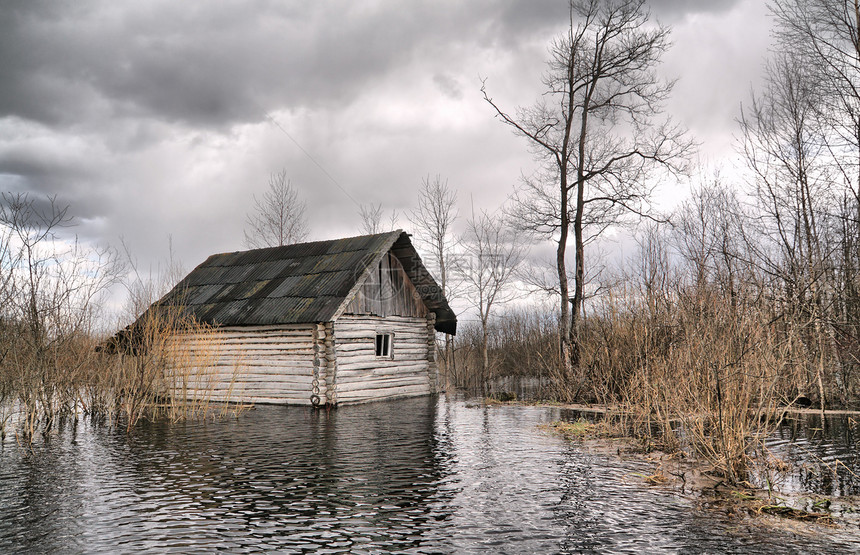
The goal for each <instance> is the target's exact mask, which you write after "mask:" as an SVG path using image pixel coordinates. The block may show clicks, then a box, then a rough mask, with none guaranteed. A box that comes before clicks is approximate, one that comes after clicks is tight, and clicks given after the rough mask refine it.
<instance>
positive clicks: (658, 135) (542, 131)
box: [482, 0, 692, 382]
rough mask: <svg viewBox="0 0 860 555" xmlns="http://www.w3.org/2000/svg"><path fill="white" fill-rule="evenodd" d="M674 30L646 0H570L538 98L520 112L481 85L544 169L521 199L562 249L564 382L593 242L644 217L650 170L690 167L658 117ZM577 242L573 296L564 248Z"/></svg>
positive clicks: (527, 219)
mask: <svg viewBox="0 0 860 555" xmlns="http://www.w3.org/2000/svg"><path fill="white" fill-rule="evenodd" d="M668 48H669V29H668V28H666V27H663V26H660V25H654V24H651V23H650V19H649V13H648V11H647V10H646V8H645V3H644V0H572V1H571V2H570V27H569V30H568V32H567V33H566V34H565V35H563V36H561V37H558V38H556V39H555V40H554V41H553V43H552V45H551V47H550V59H549V62H548V65H549V69H548V71H547V73H546V74H545V76H544V78H543V83H544V85H545V86H546V91H545V92H544V94H543V96H542V99H541V100H539V101H538V102H537V103H536V104H535V105H533V106H532V107H529V108H521V109H518V110H517V112H516V113H515V114H509V113H508V112H505V111H503V110H502V109H501V108H500V107H499V106H498V105H497V104H496V103H495V102H494V101H493V99H492V98H490V97H489V95H488V93H487V92H486V84H485V85H484V87H482V92H483V94H484V99H485V100H486V101H487V102H488V103H489V104H490V105H491V106H492V107H493V109H494V110H495V112H496V115H497V116H498V117H499V118H500V119H501V120H502V122H503V123H505V124H507V125H509V126H511V127H512V128H513V130H514V132H515V133H516V134H518V135H521V136H523V137H525V138H526V139H528V141H529V143H530V145H531V146H532V149H533V151H534V153H535V155H536V157H537V158H538V159H539V160H540V161H541V162H543V163H544V171H543V172H542V174H540V175H539V176H537V178H536V179H534V180H527V190H526V192H525V194H523V195H520V196H518V197H517V198H518V200H519V201H520V203H521V208H522V209H521V210H519V212H518V214H519V215H520V216H522V218H521V221H522V222H523V224H524V227H525V228H527V229H529V230H531V231H535V232H537V233H540V234H542V235H544V236H547V237H552V238H553V239H554V240H555V241H556V244H557V249H556V269H557V273H558V281H559V290H560V293H561V299H560V323H559V325H560V328H561V329H560V350H561V357H562V361H563V364H564V366H565V368H564V375H565V377H566V379H567V380H568V381H570V382H572V381H573V380H574V378H575V376H574V368H577V367H578V366H579V335H578V334H579V321H580V314H581V311H582V303H583V298H584V286H585V280H586V271H585V245H586V243H587V241H588V238H589V237H590V236H591V237H593V236H594V235H596V234H599V233H600V232H601V231H603V229H605V228H606V227H607V226H609V225H611V224H613V223H616V222H617V221H618V220H619V219H620V218H621V217H623V216H624V215H625V214H638V215H646V214H647V213H648V212H649V204H648V201H649V197H650V194H651V192H652V189H653V187H654V183H655V180H654V179H653V178H654V175H653V172H654V171H655V170H656V169H665V170H669V171H671V172H677V171H681V170H683V169H684V162H685V159H684V157H685V155H686V154H687V152H688V151H689V150H690V149H691V147H692V143H691V141H689V140H687V139H686V138H685V136H684V132H683V130H681V129H680V127H678V126H676V125H673V124H671V123H670V122H669V121H668V120H665V119H664V120H662V121H656V118H657V117H658V116H660V115H661V114H662V109H663V107H662V104H663V102H664V100H665V99H666V98H667V97H668V95H669V93H670V92H671V90H672V83H671V82H666V81H664V80H661V79H660V78H659V77H658V76H657V75H656V72H655V67H656V65H657V64H658V63H659V61H660V57H661V56H662V54H663V53H664V52H665V51H666V50H667V49H668ZM571 231H572V232H573V241H574V245H573V246H574V272H573V276H574V286H573V295H572V296H570V294H569V285H568V275H567V266H566V264H567V262H566V254H567V243H568V237H569V233H570V232H571Z"/></svg>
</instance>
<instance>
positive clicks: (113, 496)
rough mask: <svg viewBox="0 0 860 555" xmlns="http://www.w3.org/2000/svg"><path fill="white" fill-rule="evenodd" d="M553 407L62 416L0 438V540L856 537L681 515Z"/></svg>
mask: <svg viewBox="0 0 860 555" xmlns="http://www.w3.org/2000/svg"><path fill="white" fill-rule="evenodd" d="M559 417H560V413H559V411H558V410H554V409H542V408H524V407H491V408H487V407H478V408H475V407H469V406H467V405H466V404H465V403H463V402H462V401H457V400H446V399H444V398H440V399H434V398H419V399H408V400H403V401H397V402H390V403H376V404H369V405H364V406H356V407H343V408H341V409H338V410H336V411H332V412H329V413H327V412H322V411H321V412H314V411H311V410H308V409H303V408H285V407H259V408H258V409H256V410H254V411H252V412H250V413H247V414H245V415H242V417H241V418H239V419H232V420H224V421H219V422H189V423H185V424H174V425H169V424H166V423H149V424H146V425H143V426H141V427H140V428H139V429H138V430H136V431H135V433H134V434H133V435H131V436H127V435H126V434H125V433H124V432H123V431H122V430H108V429H104V428H100V427H97V426H89V425H87V424H86V423H78V424H77V425H76V426H74V427H70V428H69V429H66V430H64V431H62V432H61V433H60V434H59V435H58V436H57V437H55V438H52V439H51V440H50V441H48V442H46V443H45V444H42V445H38V446H36V447H35V449H34V452H32V453H30V452H26V451H23V450H21V449H19V448H17V447H16V446H14V445H13V444H9V443H7V444H5V445H3V446H2V448H0V484H2V488H0V551H2V552H31V551H36V552H57V551H59V552H144V553H146V552H153V553H156V552H157V553H164V552H168V553H169V552H177V553H188V552H210V551H230V552H237V553H243V552H256V551H261V550H263V551H270V550H277V551H278V552H282V553H310V552H313V553H346V552H349V553H378V552H380V551H395V552H402V553H475V552H493V553H523V552H536V553H581V552H601V553H602V552H617V553H641V552H652V551H662V552H684V553H715V552H755V551H759V552H772V551H774V550H775V549H779V550H781V551H782V552H793V551H796V552H804V551H827V552H831V553H838V552H849V551H850V550H851V548H854V549H860V543H854V544H853V545H852V544H851V543H850V542H851V538H850V537H848V538H847V539H846V538H843V537H838V535H833V536H831V537H827V536H821V537H819V536H810V537H805V536H797V535H792V534H787V533H780V532H774V531H773V530H764V529H758V528H756V526H755V525H754V524H747V523H738V522H737V521H733V520H721V519H720V518H719V517H718V516H717V515H714V514H709V513H702V512H698V511H696V510H695V509H694V508H693V507H692V506H690V503H689V502H688V501H687V500H685V499H682V498H679V497H675V496H673V495H670V494H668V493H666V492H661V491H657V490H652V489H648V488H645V487H643V486H642V484H641V480H636V479H631V476H634V475H635V473H641V472H645V471H647V470H648V469H646V468H644V467H643V466H642V463H636V462H630V461H619V460H617V459H615V458H611V457H606V456H602V455H599V454H595V453H592V452H589V451H587V450H585V449H583V448H582V447H581V446H579V445H577V444H575V443H569V442H566V441H563V440H561V439H559V438H557V437H555V436H552V435H549V434H545V433H542V432H541V431H539V430H538V429H537V425H538V424H540V423H546V422H550V421H552V420H556V419H558V418H559ZM783 441H784V443H780V442H783ZM790 444H792V443H791V442H790V441H787V440H785V438H775V442H774V444H773V445H774V447H775V448H776V447H780V446H782V447H784V446H788V445H790ZM782 447H780V448H782ZM786 448H787V447H786ZM822 453H823V456H824V457H827V456H830V452H829V451H828V450H827V449H824V451H822Z"/></svg>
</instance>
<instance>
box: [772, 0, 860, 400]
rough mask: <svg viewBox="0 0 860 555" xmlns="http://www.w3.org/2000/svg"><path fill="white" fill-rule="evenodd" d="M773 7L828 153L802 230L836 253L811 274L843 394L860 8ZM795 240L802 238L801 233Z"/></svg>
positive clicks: (858, 361) (837, 2)
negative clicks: (826, 294) (804, 78)
mask: <svg viewBox="0 0 860 555" xmlns="http://www.w3.org/2000/svg"><path fill="white" fill-rule="evenodd" d="M770 9H771V11H772V12H773V14H774V15H775V16H776V20H777V29H776V31H777V33H776V36H777V38H778V45H779V47H780V48H781V51H782V52H783V53H784V54H783V55H787V56H792V57H793V58H794V60H796V62H795V64H794V67H793V68H792V69H793V70H795V71H802V72H803V73H804V74H811V81H812V84H813V90H814V99H815V104H814V108H815V114H814V115H815V118H816V122H815V125H816V126H817V127H816V128H815V132H816V133H817V135H818V137H816V140H818V142H819V144H822V145H823V146H824V147H826V154H827V155H828V156H829V160H827V163H828V164H829V166H830V168H831V175H830V176H829V177H828V178H827V187H826V188H827V189H829V191H828V193H829V195H828V197H827V199H826V201H825V200H824V199H817V198H816V196H815V193H814V191H810V192H811V193H812V194H813V196H812V197H809V203H813V202H815V201H816V200H817V201H818V202H820V203H821V204H822V206H820V207H814V206H813V207H812V208H817V210H818V212H817V213H815V212H813V213H812V215H813V216H817V218H816V219H817V222H816V221H814V220H810V221H809V223H810V226H809V227H808V228H807V229H809V230H813V229H814V231H815V232H816V233H815V235H816V237H818V238H819V239H821V238H823V237H825V235H826V234H829V235H831V237H828V238H827V240H826V241H822V242H821V243H820V244H825V243H826V244H827V245H828V246H829V247H831V248H832V250H833V256H832V257H831V261H830V264H829V266H830V268H828V266H819V268H818V271H817V272H816V275H817V276H826V278H827V280H826V281H827V283H826V287H825V289H826V290H829V291H831V294H830V297H831V299H830V303H829V304H830V306H829V309H830V312H831V314H823V313H822V314H821V316H822V317H824V318H825V320H826V321H827V327H828V329H829V332H830V333H831V334H835V335H836V336H838V341H837V337H833V336H831V337H830V342H831V343H832V347H831V350H833V351H835V352H836V355H837V358H838V359H839V361H838V364H837V365H836V366H837V369H838V370H837V371H838V372H839V373H841V374H842V376H841V379H838V380H837V381H839V382H841V384H842V389H843V393H842V394H843V396H845V397H847V395H848V394H849V391H848V386H847V384H848V382H849V380H848V377H849V374H850V373H851V372H856V371H857V370H860V357H858V356H857V355H856V354H852V352H853V353H857V352H860V278H858V271H857V269H858V268H860V249H858V248H857V247H858V241H857V237H858V229H860V4H858V2H857V0H781V1H780V2H773V3H771V4H770ZM808 135H809V133H808V130H807V138H808ZM822 201H823V202H822ZM828 220H829V221H828ZM813 224H814V228H813ZM805 233H806V230H804V234H805ZM800 239H801V241H803V240H804V235H803V234H801V236H800ZM810 247H811V248H810ZM813 249H818V250H819V252H821V249H820V248H819V247H818V246H816V245H814V244H812V245H808V246H806V251H805V252H804V253H802V254H803V255H804V256H805V258H806V260H805V261H804V260H803V259H798V261H799V262H801V263H802V264H804V265H805V266H807V267H812V266H811V265H810V262H813V263H815V260H812V261H810V260H809V256H810V255H813V258H814V254H815V253H814V251H813ZM822 254H825V255H830V253H829V252H827V253H822ZM819 260H821V258H819ZM813 285H814V286H815V287H816V288H817V291H812V290H810V293H811V295H812V297H819V298H822V296H821V294H820V292H821V291H822V288H821V287H819V284H818V283H817V280H816V282H813ZM819 304H820V303H819ZM817 320H818V319H816V321H817ZM816 325H818V324H816ZM820 350H821V351H823V349H820ZM818 375H819V376H820V375H821V370H820V369H819V371H818ZM819 389H822V386H821V383H820V381H819ZM822 395H823V393H822ZM822 403H823V398H822ZM822 406H823V404H822Z"/></svg>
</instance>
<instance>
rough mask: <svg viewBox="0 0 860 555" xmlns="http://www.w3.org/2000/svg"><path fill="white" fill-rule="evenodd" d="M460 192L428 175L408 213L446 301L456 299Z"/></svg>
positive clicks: (448, 356)
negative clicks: (454, 283) (454, 229)
mask: <svg viewBox="0 0 860 555" xmlns="http://www.w3.org/2000/svg"><path fill="white" fill-rule="evenodd" d="M457 215H458V213H457V192H456V191H455V190H453V189H451V188H450V187H448V180H447V179H445V180H443V179H442V176H440V175H438V174H437V175H436V176H435V177H433V178H432V179H431V177H430V176H429V175H428V176H427V177H425V178H424V179H423V180H422V183H421V189H420V190H419V192H418V207H417V208H416V209H415V210H413V211H411V212H410V213H409V221H410V222H411V223H412V229H413V230H414V231H415V234H416V235H417V237H418V239H419V240H420V241H422V242H424V243H425V244H427V245H428V248H429V251H430V262H431V265H432V267H433V268H434V269H435V270H436V271H437V276H436V277H437V278H438V279H439V285H440V286H441V287H442V292H443V294H444V295H445V298H446V299H448V301H449V302H450V301H451V299H452V298H453V296H454V295H453V289H454V288H453V287H452V283H451V280H450V277H449V273H450V269H451V257H452V256H453V248H454V245H455V243H456V241H455V240H454V237H453V235H452V233H451V226H452V225H453V224H454V222H455V221H456V220H457ZM452 365H453V356H452V349H451V335H450V334H447V333H446V334H445V368H446V370H448V369H450V368H451V367H452Z"/></svg>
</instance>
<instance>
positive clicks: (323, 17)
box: [0, 1, 563, 126]
mask: <svg viewBox="0 0 860 555" xmlns="http://www.w3.org/2000/svg"><path fill="white" fill-rule="evenodd" d="M559 14H561V15H563V10H561V11H560V10H559V9H558V3H557V2H549V1H543V2H537V3H532V2H511V3H507V4H505V3H503V4H502V5H501V6H498V5H495V4H494V3H490V2H487V3H475V4H471V5H468V6H464V7H458V8H456V9H453V10H448V11H443V10H440V9H438V8H437V5H436V4H426V5H420V4H418V5H410V6H409V7H408V8H403V7H401V5H400V4H394V5H392V6H390V7H377V8H371V7H363V6H362V5H361V3H358V4H357V5H356V4H355V3H350V2H344V3H325V4H323V3H311V4H305V3H299V4H295V5H292V4H289V3H288V4H275V3H268V2H257V3H247V2H232V3H230V2H219V3H218V5H217V10H216V9H213V5H212V4H201V3H193V4H191V3H185V2H165V3H162V4H152V3H142V2H141V3H133V4H122V3H121V4H117V3H114V2H98V1H90V2H75V3H62V4H59V3H58V4H42V3H32V4H31V3H30V2H19V3H16V4H14V5H13V6H12V7H11V8H10V9H8V10H7V9H4V11H3V15H0V52H2V63H0V116H3V115H5V116H9V115H15V116H19V117H22V118H25V119H30V120H34V121H38V122H41V123H44V124H47V125H60V126H64V125H72V124H74V123H76V122H80V121H81V119H85V118H92V119H95V120H98V119H101V118H112V117H117V116H121V117H156V118H161V119H164V120H166V121H174V122H183V123H187V124H189V125H204V126H219V125H230V124H232V123H235V122H238V121H247V120H259V119H260V118H261V117H262V116H263V114H264V113H266V112H268V111H270V110H272V109H274V108H278V107H283V106H290V107H293V108H298V107H301V106H304V105H313V106H318V105H329V106H332V105H335V106H336V105H337V104H340V103H345V102H349V101H350V99H351V98H352V97H353V96H354V94H355V91H356V90H357V89H358V88H360V87H361V86H362V85H364V84H366V83H367V82H369V81H371V80H373V79H374V78H378V77H379V76H380V75H382V74H385V73H386V72H387V71H388V70H389V69H390V68H391V67H392V66H395V65H397V64H400V63H402V62H404V61H405V60H408V59H410V58H413V57H420V56H421V55H422V48H421V46H422V44H423V42H424V40H425V39H426V37H427V36H428V35H432V37H433V40H434V41H438V40H443V41H445V40H447V41H454V42H456V41H478V42H491V43H493V44H496V43H498V44H504V45H507V46H515V44H516V39H517V37H518V36H519V35H520V34H521V33H522V31H523V29H525V30H532V29H534V28H535V27H539V26H542V25H547V24H551V23H552V22H553V21H556V20H557V19H558V15H559Z"/></svg>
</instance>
